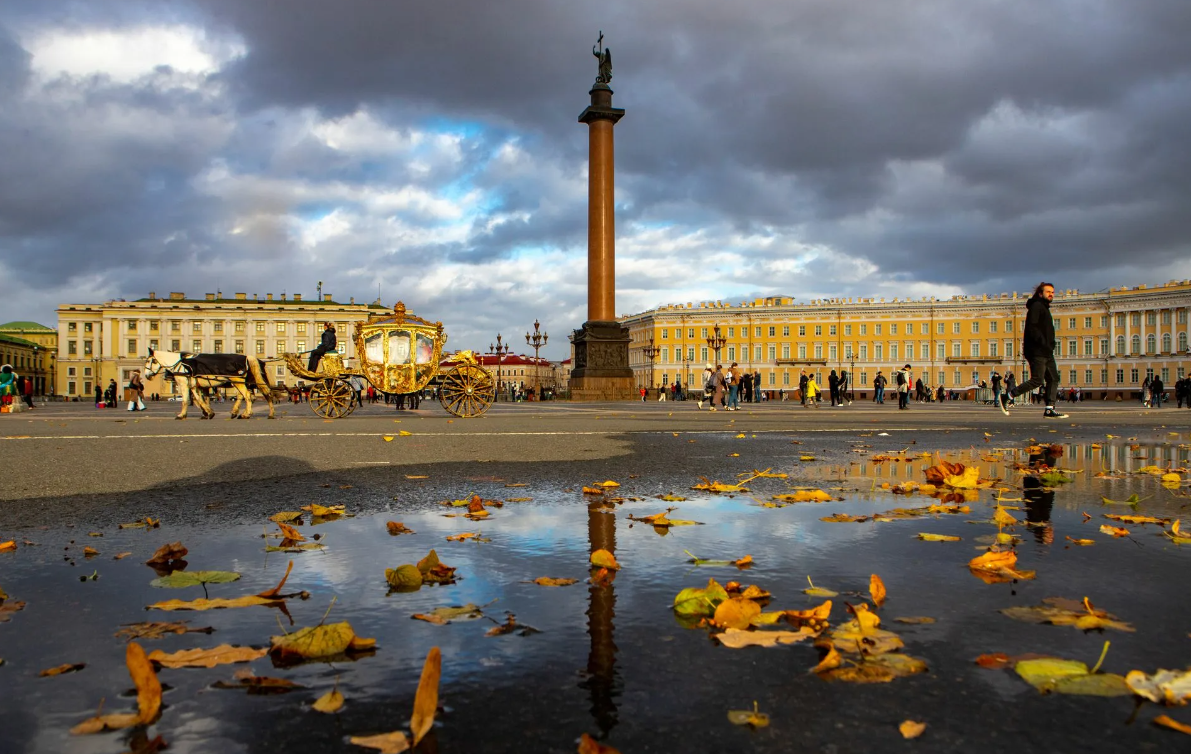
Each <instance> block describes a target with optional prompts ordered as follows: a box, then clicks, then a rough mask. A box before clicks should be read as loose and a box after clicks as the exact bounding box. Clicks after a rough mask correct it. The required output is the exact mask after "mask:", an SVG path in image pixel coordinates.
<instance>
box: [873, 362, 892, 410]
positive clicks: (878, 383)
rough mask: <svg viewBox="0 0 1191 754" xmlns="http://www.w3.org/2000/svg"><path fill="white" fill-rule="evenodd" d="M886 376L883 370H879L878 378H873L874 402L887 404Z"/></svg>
mask: <svg viewBox="0 0 1191 754" xmlns="http://www.w3.org/2000/svg"><path fill="white" fill-rule="evenodd" d="M888 382H889V381H888V380H886V379H885V375H883V374H881V370H880V369H878V370H877V376H876V377H874V378H873V402H874V403H882V404H883V403H885V385H886V384H888Z"/></svg>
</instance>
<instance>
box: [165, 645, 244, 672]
mask: <svg viewBox="0 0 1191 754" xmlns="http://www.w3.org/2000/svg"><path fill="white" fill-rule="evenodd" d="M267 652H268V650H265V649H253V648H252V647H233V646H232V645H231V644H220V645H219V646H218V647H212V648H210V649H183V650H181V651H179V652H174V653H172V654H166V653H165V652H162V651H161V650H160V649H155V650H153V651H152V652H150V653H149V661H150V662H155V663H157V664H158V665H160V666H162V667H163V668H213V667H215V666H216V665H228V664H231V663H235V662H252V661H253V660H256V659H258V658H261V657H264V656H265V654H266V653H267Z"/></svg>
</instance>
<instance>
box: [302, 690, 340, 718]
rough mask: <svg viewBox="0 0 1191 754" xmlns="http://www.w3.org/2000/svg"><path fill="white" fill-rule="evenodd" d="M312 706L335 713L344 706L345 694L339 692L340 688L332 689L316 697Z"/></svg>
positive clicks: (318, 709) (328, 712) (319, 710)
mask: <svg viewBox="0 0 1191 754" xmlns="http://www.w3.org/2000/svg"><path fill="white" fill-rule="evenodd" d="M310 706H311V707H313V708H314V709H315V710H316V711H318V712H326V713H327V714H333V713H335V712H338V711H339V710H340V709H342V708H343V694H340V693H339V689H338V688H334V689H331V690H330V691H328V692H327V693H325V694H323V695H322V696H320V697H319V698H318V699H315V700H314V703H313V704H311V705H310Z"/></svg>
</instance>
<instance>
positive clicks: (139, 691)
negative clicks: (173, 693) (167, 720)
mask: <svg viewBox="0 0 1191 754" xmlns="http://www.w3.org/2000/svg"><path fill="white" fill-rule="evenodd" d="M124 661H125V663H126V664H127V665H128V674H129V675H131V676H132V682H133V683H134V684H136V704H137V712H136V714H113V715H96V716H95V717H92V718H88V719H87V720H84V721H83V722H81V723H79V724H78V725H76V726H74V727H73V728H71V729H70V732H71V734H72V735H76V736H77V735H85V734H88V733H99V732H100V731H103V730H119V729H120V728H131V727H132V726H134V725H142V724H146V723H151V722H153V721H154V720H156V719H157V715H158V714H159V713H160V712H161V682H160V681H158V680H157V673H156V672H154V670H153V664H152V663H151V662H149V658H148V657H146V656H145V650H144V649H143V648H142V647H141V645H140V644H137V643H136V642H135V641H130V642H128V647H127V648H126V649H125V650H124Z"/></svg>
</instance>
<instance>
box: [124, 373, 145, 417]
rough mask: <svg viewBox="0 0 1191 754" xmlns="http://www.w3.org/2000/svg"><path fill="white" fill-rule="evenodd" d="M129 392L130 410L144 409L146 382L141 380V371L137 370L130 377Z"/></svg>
mask: <svg viewBox="0 0 1191 754" xmlns="http://www.w3.org/2000/svg"><path fill="white" fill-rule="evenodd" d="M128 392H129V395H128V410H129V411H144V410H145V401H144V397H145V383H144V382H142V381H141V373H140V372H138V371H136V370H133V372H132V376H131V377H129V378H128Z"/></svg>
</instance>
